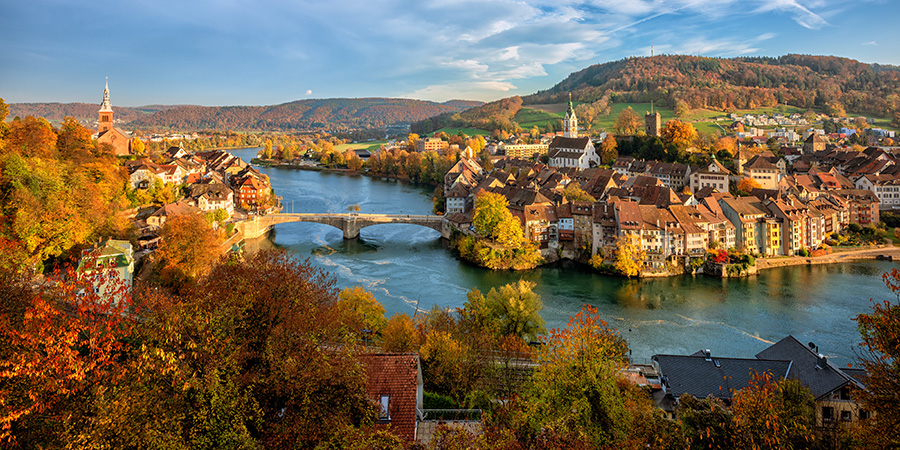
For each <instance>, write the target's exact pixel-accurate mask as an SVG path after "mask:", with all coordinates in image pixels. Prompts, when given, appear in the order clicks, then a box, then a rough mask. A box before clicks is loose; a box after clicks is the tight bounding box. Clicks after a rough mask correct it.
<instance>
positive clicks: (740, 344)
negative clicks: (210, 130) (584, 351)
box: [245, 158, 895, 364]
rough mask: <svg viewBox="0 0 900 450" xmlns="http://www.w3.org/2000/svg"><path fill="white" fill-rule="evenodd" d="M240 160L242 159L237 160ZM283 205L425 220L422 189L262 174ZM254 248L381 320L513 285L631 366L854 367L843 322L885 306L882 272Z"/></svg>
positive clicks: (349, 247)
mask: <svg viewBox="0 0 900 450" xmlns="http://www.w3.org/2000/svg"><path fill="white" fill-rule="evenodd" d="M245 159H249V158H245ZM261 170H262V171H263V172H264V173H267V174H268V175H269V177H270V179H271V180H272V183H273V186H274V187H275V189H276V191H277V192H278V194H279V195H281V196H283V197H284V200H285V207H286V208H291V207H293V208H294V210H295V211H297V212H346V207H347V206H349V205H350V204H353V203H359V204H360V206H361V208H362V211H363V212H389V213H400V212H403V213H408V214H427V213H430V211H431V200H430V195H431V188H428V187H418V186H415V185H410V184H405V183H399V182H385V181H381V180H374V179H371V178H367V177H345V176H343V175H335V174H326V173H318V172H304V171H294V170H286V169H273V168H262V169H261ZM255 241H256V242H253V241H248V243H247V247H245V248H247V249H248V251H251V249H255V248H272V247H275V246H279V247H283V248H285V249H287V250H288V251H290V252H292V253H294V254H295V255H297V256H298V257H299V258H307V257H309V258H310V260H311V262H312V264H314V265H316V266H318V267H321V268H323V269H325V270H327V271H329V272H331V273H333V274H334V275H335V277H336V279H337V285H338V287H339V288H343V287H346V286H352V285H362V286H364V287H365V288H366V289H369V290H370V291H371V292H373V293H374V295H375V296H376V298H377V299H378V301H380V302H381V303H382V304H384V306H385V309H386V311H387V314H388V315H391V314H394V313H398V312H404V313H407V314H413V313H414V312H415V311H416V308H418V309H419V310H429V309H431V308H432V307H433V306H435V305H437V306H441V307H450V308H453V307H459V306H462V304H463V303H464V302H465V301H466V293H467V292H468V291H469V290H471V289H472V288H473V287H478V289H480V290H481V291H482V292H487V291H489V290H490V289H491V288H493V287H498V286H501V285H503V284H507V283H512V282H515V281H518V280H519V279H525V280H529V281H534V282H535V283H537V288H536V291H537V292H538V294H540V295H541V298H542V299H543V302H544V310H543V311H542V316H543V317H544V319H545V321H546V322H547V326H548V328H558V327H564V326H565V324H566V323H567V322H568V319H569V317H570V316H572V315H574V314H576V313H577V312H578V310H579V309H581V306H582V305H583V304H590V305H593V306H595V307H597V308H598V312H599V313H600V314H601V316H602V317H603V318H604V319H606V320H607V322H609V323H610V325H611V326H614V327H616V328H618V329H619V330H620V331H621V333H622V334H623V336H625V338H626V339H628V341H629V344H630V346H631V348H632V349H633V351H634V355H635V357H636V358H637V359H642V358H643V359H649V357H650V356H651V355H653V354H656V353H678V354H684V353H693V352H695V351H697V350H699V349H701V348H710V349H711V350H712V351H713V352H714V353H715V354H717V355H722V356H735V357H753V355H755V354H756V353H757V352H759V351H761V350H762V349H764V348H765V346H766V345H767V342H775V341H777V340H779V339H781V338H783V337H784V336H785V335H787V334H793V335H794V336H796V337H797V338H798V339H801V340H802V341H803V342H809V341H814V342H816V343H817V344H818V345H819V346H820V348H821V349H823V350H824V352H825V353H826V354H828V355H829V356H831V357H832V358H834V360H835V361H836V362H837V363H839V364H846V363H848V362H851V361H852V360H853V359H854V353H853V352H854V349H855V346H856V343H857V342H858V341H859V337H858V333H857V331H856V323H855V322H853V320H852V318H853V317H855V316H856V315H857V314H860V313H866V312H869V311H870V307H871V303H870V301H869V299H870V298H873V297H874V298H881V299H884V298H888V291H887V289H886V288H884V285H883V283H882V281H881V274H882V273H883V272H885V271H886V270H888V269H890V268H891V267H895V265H894V263H890V262H876V261H871V262H865V263H851V264H840V265H829V266H812V267H788V268H782V269H772V270H766V271H763V272H761V273H760V274H759V275H757V276H754V277H749V278H742V279H729V280H724V279H718V278H710V277H703V276H698V277H692V276H683V277H673V278H664V279H650V280H640V281H638V280H626V279H621V278H615V277H607V276H603V275H599V274H597V273H594V272H592V271H590V270H588V269H586V268H585V267H583V266H580V265H577V264H573V263H561V264H556V265H553V266H549V267H545V268H542V269H538V270H532V271H525V272H502V271H486V270H483V269H480V268H477V267H474V266H472V265H470V264H467V263H465V262H461V261H458V260H457V259H456V258H455V257H454V256H453V254H452V253H450V252H448V251H446V250H445V249H444V248H443V246H442V244H441V241H440V239H439V237H438V234H437V232H435V231H434V230H431V229H428V228H424V227H419V226H415V225H399V224H386V225H378V226H372V227H368V228H365V229H363V230H362V232H361V235H360V239H358V240H352V241H344V240H343V237H342V234H341V232H340V230H337V229H335V228H332V227H329V226H326V225H320V224H311V223H293V224H282V225H278V226H277V227H276V229H275V232H274V233H272V234H271V235H270V236H268V237H267V238H262V239H259V240H255Z"/></svg>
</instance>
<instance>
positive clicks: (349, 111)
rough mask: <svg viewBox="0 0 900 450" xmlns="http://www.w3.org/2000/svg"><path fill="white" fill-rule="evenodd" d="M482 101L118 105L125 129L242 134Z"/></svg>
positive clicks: (51, 114)
mask: <svg viewBox="0 0 900 450" xmlns="http://www.w3.org/2000/svg"><path fill="white" fill-rule="evenodd" d="M481 104H482V103H481V102H474V101H467V100H451V101H448V102H445V103H435V102H429V101H422V100H411V99H405V98H331V99H309V100H298V101H295V102H290V103H284V104H281V105H273V106H196V105H178V106H167V105H150V106H141V107H137V108H128V107H117V106H115V105H113V110H114V111H115V113H116V119H117V120H122V121H123V122H124V123H123V126H124V127H125V128H137V129H165V130H236V131H262V130H266V131H347V130H354V129H360V128H362V129H366V128H381V127H385V126H390V125H398V124H409V123H411V122H415V121H417V120H422V119H425V118H427V117H431V116H436V115H439V114H443V113H455V112H459V111H463V110H466V109H469V108H472V107H473V106H479V105H481ZM9 109H10V117H15V116H20V117H24V116H27V115H31V116H36V117H37V116H40V117H44V118H46V119H48V120H50V121H51V122H61V121H62V119H63V118H65V117H66V116H72V117H75V118H77V119H79V120H87V121H96V120H97V110H98V109H99V105H94V104H89V103H11V104H10V105H9Z"/></svg>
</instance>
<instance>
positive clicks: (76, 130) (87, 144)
mask: <svg viewBox="0 0 900 450" xmlns="http://www.w3.org/2000/svg"><path fill="white" fill-rule="evenodd" d="M56 147H57V150H59V153H60V156H61V157H63V158H66V159H75V158H79V159H84V158H90V157H91V156H92V155H91V153H92V150H93V149H94V143H93V141H92V140H91V132H90V131H89V130H88V129H87V128H85V127H84V126H82V125H81V124H80V123H79V122H78V121H77V120H75V118H74V117H66V118H65V119H64V120H63V123H62V126H61V127H60V130H59V134H58V137H57V141H56Z"/></svg>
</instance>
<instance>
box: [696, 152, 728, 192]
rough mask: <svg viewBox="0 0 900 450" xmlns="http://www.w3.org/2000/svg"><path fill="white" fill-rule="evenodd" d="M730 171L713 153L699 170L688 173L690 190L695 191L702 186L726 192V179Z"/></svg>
mask: <svg viewBox="0 0 900 450" xmlns="http://www.w3.org/2000/svg"><path fill="white" fill-rule="evenodd" d="M730 176H731V171H730V170H728V168H726V167H725V166H723V165H722V163H720V162H719V161H718V160H717V159H716V157H715V155H713V157H712V160H711V161H710V162H709V164H707V165H706V166H704V167H701V168H700V169H699V170H695V171H693V172H691V174H690V175H688V177H689V180H690V187H691V192H697V191H699V190H700V189H702V188H705V187H711V188H713V189H715V190H717V191H719V192H728V180H729V177H730Z"/></svg>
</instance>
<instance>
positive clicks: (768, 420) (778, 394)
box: [731, 373, 816, 450]
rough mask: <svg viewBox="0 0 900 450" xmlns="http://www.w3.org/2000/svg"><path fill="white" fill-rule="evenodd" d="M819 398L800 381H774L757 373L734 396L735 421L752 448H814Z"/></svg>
mask: <svg viewBox="0 0 900 450" xmlns="http://www.w3.org/2000/svg"><path fill="white" fill-rule="evenodd" d="M815 407H816V403H815V397H813V395H812V392H810V390H809V388H806V387H804V386H803V385H802V384H801V383H800V381H799V380H777V381H776V380H774V379H773V378H772V375H771V374H768V373H764V374H754V376H753V377H752V378H751V380H750V384H749V385H748V386H747V387H746V388H744V389H741V390H740V391H737V392H736V393H735V394H734V397H733V398H732V405H731V408H732V411H734V423H735V427H736V428H737V429H738V431H739V433H740V434H741V435H743V436H742V437H744V439H746V440H747V441H748V442H747V444H748V445H749V446H750V448H754V449H760V450H765V449H772V450H775V449H782V448H803V447H812V443H813V441H814V440H815V437H816V436H815V423H816V413H815Z"/></svg>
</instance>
